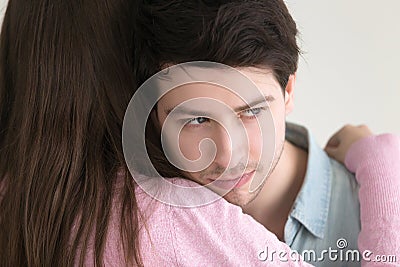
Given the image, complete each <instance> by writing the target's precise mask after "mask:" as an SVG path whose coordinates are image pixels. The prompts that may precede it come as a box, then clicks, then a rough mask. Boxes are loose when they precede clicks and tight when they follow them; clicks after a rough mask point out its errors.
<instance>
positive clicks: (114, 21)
mask: <svg viewBox="0 0 400 267" xmlns="http://www.w3.org/2000/svg"><path fill="white" fill-rule="evenodd" d="M133 5H134V1H124V0H103V1H93V0H36V1H23V0H10V1H9V4H8V7H7V11H6V13H5V17H4V22H3V26H2V32H1V43H0V265H2V266H71V265H74V264H75V263H77V262H78V263H80V265H83V260H84V256H85V255H86V254H87V252H88V251H87V246H88V244H89V242H90V238H91V234H94V241H93V250H94V252H93V264H95V265H98V266H101V265H103V264H104V263H103V255H104V247H105V238H106V233H107V231H108V230H109V229H108V225H109V218H110V211H111V207H112V200H113V199H115V198H116V197H118V201H119V203H121V205H120V206H121V207H120V208H121V210H120V211H119V212H117V214H120V215H121V216H120V217H119V219H120V220H121V221H120V224H119V225H121V227H120V229H119V232H120V236H121V240H122V241H123V245H124V256H125V260H126V262H127V264H134V265H141V262H140V253H139V244H138V219H137V218H138V210H137V205H136V200H135V197H134V183H133V180H132V178H131V177H130V175H129V172H126V175H125V176H124V178H123V179H122V180H123V181H122V183H123V186H119V187H120V188H122V192H120V193H118V194H116V193H115V190H114V189H115V187H116V181H117V175H116V174H117V172H118V170H121V168H122V169H126V167H125V164H124V158H123V153H122V142H121V129H122V122H123V117H124V113H125V108H126V107H127V105H128V102H129V100H130V97H131V96H132V94H133V91H134V90H133V88H134V86H133V84H134V83H135V81H133V77H132V76H133V75H132V74H131V72H132V71H131V70H132V69H133V67H132V65H131V62H132V61H133V60H132V59H133V58H132V55H131V54H130V53H132V51H133V47H132V43H133V41H132V35H133V29H134V26H133V25H132V23H133V19H132V17H131V15H132V14H133V13H132V10H134V9H135V7H134V6H133Z"/></svg>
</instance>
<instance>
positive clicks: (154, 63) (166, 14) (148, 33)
mask: <svg viewBox="0 0 400 267" xmlns="http://www.w3.org/2000/svg"><path fill="white" fill-rule="evenodd" d="M144 2H145V3H142V5H140V7H139V8H138V13H139V14H138V16H137V23H136V26H137V29H136V31H135V32H136V38H135V43H136V46H135V57H134V58H135V59H136V62H135V63H136V64H135V66H136V67H135V74H136V77H137V79H138V83H139V84H138V85H140V84H141V83H143V82H144V81H145V80H146V79H148V78H149V77H150V76H151V75H153V74H155V73H156V72H158V71H159V70H161V68H162V66H163V65H165V64H171V63H172V64H177V63H182V62H188V61H199V60H202V61H203V60H205V61H214V62H219V63H223V64H226V65H230V66H232V67H250V66H252V67H261V68H270V69H271V70H273V72H274V75H275V77H276V79H277V81H278V82H279V84H280V86H281V87H282V89H284V88H285V87H286V84H287V81H288V78H289V75H291V74H293V73H295V72H296V69H297V63H298V57H299V47H298V46H297V43H296V35H297V28H296V23H295V22H294V20H293V18H292V17H291V15H290V14H289V11H288V9H287V7H286V5H285V3H284V2H283V1H282V0H263V1H260V0H248V1H245V0H241V1H239V0H236V1H218V0H215V1H214V0H210V1H206V0H202V1H201V0H195V1H193V0H164V1H162V0H160V1H144Z"/></svg>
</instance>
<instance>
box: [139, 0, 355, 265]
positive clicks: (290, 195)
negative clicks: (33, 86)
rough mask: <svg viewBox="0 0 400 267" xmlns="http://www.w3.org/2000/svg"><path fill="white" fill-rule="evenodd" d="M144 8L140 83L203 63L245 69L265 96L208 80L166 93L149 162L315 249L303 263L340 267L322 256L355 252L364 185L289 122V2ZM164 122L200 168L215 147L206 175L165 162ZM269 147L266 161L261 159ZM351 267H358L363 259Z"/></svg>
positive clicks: (292, 73) (300, 246) (292, 35)
mask: <svg viewBox="0 0 400 267" xmlns="http://www.w3.org/2000/svg"><path fill="white" fill-rule="evenodd" d="M140 11H141V12H142V13H141V16H140V17H138V24H137V25H138V29H137V36H135V38H136V40H138V41H137V47H136V49H135V56H136V58H137V61H138V62H137V63H139V62H140V64H136V65H137V69H136V70H135V74H136V75H137V77H138V84H142V83H143V82H144V81H145V80H147V79H148V78H149V77H150V76H151V75H153V74H155V73H157V72H158V71H160V70H161V69H166V70H167V71H166V72H168V68H169V67H171V66H174V65H175V64H179V63H183V62H191V61H199V60H206V61H212V62H219V63H222V64H226V65H229V66H231V67H233V68H234V69H235V70H237V71H240V73H242V74H243V75H245V76H246V77H248V78H249V79H250V80H251V81H252V82H253V83H254V84H255V85H256V87H257V88H258V89H259V90H260V93H261V94H262V95H263V97H264V98H265V99H264V101H262V102H259V103H252V104H250V103H249V101H244V100H243V98H241V96H240V95H239V96H238V95H237V94H235V93H234V92H232V91H230V90H227V89H226V88H224V87H223V86H219V85H215V84H214V85H213V84H209V83H208V84H207V83H197V84H196V83H194V84H184V85H182V86H179V87H176V88H174V89H173V90H170V91H169V92H167V93H166V94H164V95H162V96H161V95H160V96H161V98H160V100H159V101H158V103H157V105H156V106H155V108H154V110H153V111H152V115H151V120H150V121H149V125H148V128H147V132H146V135H147V137H148V143H149V144H148V147H151V148H152V149H154V148H158V152H159V154H157V151H156V152H154V151H152V152H151V154H150V156H151V157H152V160H153V162H154V163H155V166H156V168H157V169H158V170H159V172H160V174H162V175H163V176H167V177H168V176H169V177H172V176H185V177H187V178H189V179H191V180H194V181H196V182H198V183H200V184H202V185H207V186H208V187H209V188H211V189H212V190H213V191H215V192H217V193H219V194H220V195H222V196H223V197H224V198H225V199H226V200H227V201H229V202H231V203H232V204H235V205H239V206H240V207H242V209H243V212H245V213H247V214H249V215H251V216H252V217H254V218H255V219H256V220H257V221H258V222H260V223H261V224H263V225H264V226H265V227H266V228H268V229H269V230H270V231H272V232H273V233H275V234H276V236H277V237H278V238H279V239H281V240H282V241H284V242H286V243H287V244H288V245H289V246H290V247H291V248H292V249H294V250H297V251H299V252H302V251H304V250H310V251H312V252H310V253H309V257H308V258H307V257H306V258H305V260H306V261H309V262H310V263H312V264H314V265H317V266H318V265H321V266H330V265H332V266H335V265H342V264H343V262H342V261H338V260H337V258H336V260H335V255H333V256H332V257H324V261H322V262H321V261H318V257H320V256H321V255H323V254H324V253H331V251H332V250H336V251H337V252H338V251H342V250H343V252H346V251H348V250H354V249H357V237H358V233H359V231H360V219H359V218H360V215H359V202H358V186H357V183H356V181H355V179H354V177H353V175H352V174H351V173H350V172H348V171H347V170H346V169H345V167H344V166H342V165H341V164H339V163H338V162H336V161H335V160H333V159H331V158H329V157H328V156H327V155H326V153H325V152H324V151H323V150H322V149H321V148H320V147H319V146H318V145H317V144H316V142H315V140H314V139H313V137H312V135H311V134H310V133H309V132H308V130H307V129H306V128H304V127H302V126H299V125H294V124H291V123H285V117H286V115H287V114H289V113H290V112H291V111H292V110H293V94H294V87H295V79H296V70H297V63H298V56H299V48H298V46H297V44H296V35H297V29H296V24H295V22H294V21H293V19H292V17H291V16H290V14H289V12H288V10H287V8H286V6H285V4H284V3H283V2H282V1H279V0H273V1H183V0H182V1H156V3H153V4H149V5H143V7H142V9H141V10H140ZM150 22H151V23H150ZM149 25H150V26H149ZM144 40H145V41H144ZM144 55H146V56H144ZM250 98H251V97H250ZM210 99H211V100H212V101H211V102H210ZM193 100H198V101H200V102H191V101H193ZM250 100H251V99H250ZM202 101H206V102H202ZM207 101H208V102H207ZM250 102H251V101H250ZM213 103H219V104H221V105H222V106H225V107H226V108H227V109H229V110H231V111H232V112H233V113H234V114H235V116H231V115H232V114H231V115H227V114H229V112H222V111H223V110H224V107H222V106H221V105H220V106H218V105H217V104H216V106H215V107H216V108H212V107H213V106H212V105H213ZM217 106H218V108H217ZM219 109H220V110H219ZM220 111H221V112H220ZM228 117H229V118H228ZM234 118H236V121H235V119H234ZM271 118H272V119H271ZM167 120H168V121H169V124H168V125H170V126H171V125H172V126H173V125H175V126H176V128H177V129H178V128H179V131H175V132H178V133H179V137H178V139H179V140H178V143H179V148H180V152H181V153H182V154H183V156H184V158H186V159H188V160H189V162H196V160H197V159H199V158H201V156H202V153H203V152H204V151H205V152H206V154H207V153H208V152H207V151H208V150H210V151H211V150H212V149H211V147H208V146H205V147H206V148H205V150H202V144H201V142H202V141H203V140H206V139H211V140H213V142H214V143H213V146H214V148H216V152H215V154H213V156H212V159H213V160H212V161H211V162H202V164H200V165H201V166H202V167H204V168H198V167H199V166H200V165H199V166H188V165H187V164H186V165H185V164H181V165H180V164H179V162H178V164H169V163H168V162H169V161H168V160H167V159H169V160H171V158H172V159H173V158H174V157H173V155H172V157H168V155H165V154H166V153H165V150H163V148H164V146H163V145H164V144H161V142H160V140H161V137H160V136H161V129H163V127H165V126H166V122H167ZM230 123H232V125H237V124H238V123H240V124H241V125H243V128H244V129H245V130H246V133H247V135H248V136H249V138H248V139H247V144H243V143H241V142H240V140H242V139H241V138H242V137H241V136H239V137H237V138H236V137H232V136H231V135H232V132H235V131H229V129H236V128H234V126H232V127H231V126H229V125H231V124H230ZM271 123H272V124H273V126H271ZM168 125H167V126H168ZM230 127H231V128H230ZM272 127H273V128H274V131H273V134H274V135H271V136H268V135H265V134H263V133H266V132H267V133H272V132H271V131H269V130H268V129H271V128H272ZM170 128H171V127H170ZM172 128H173V127H172ZM263 129H264V130H265V129H267V130H266V131H264V130H263ZM172 132H173V131H168V130H166V131H165V134H166V136H167V140H168V139H170V140H171V139H173V138H175V137H174V136H173V135H171V133H172ZM239 135H240V134H239ZM271 140H272V141H273V144H274V146H273V151H271V153H272V156H271V157H269V156H268V155H265V154H266V153H264V152H265V151H268V150H269V149H266V147H268V148H270V147H271V146H269V145H267V144H270V142H271ZM203 148H204V147H203ZM172 154H174V153H172ZM267 154H268V152H267ZM207 155H212V153H208V154H207ZM160 158H162V159H164V160H163V162H164V165H161V164H160ZM206 163H207V164H206ZM177 166H178V167H177ZM182 167H185V168H184V169H183V168H182ZM186 167H187V168H186ZM260 177H261V178H260ZM254 181H256V182H254ZM337 255H338V254H336V257H337ZM346 264H347V266H358V265H359V262H358V261H357V260H355V261H347V262H346Z"/></svg>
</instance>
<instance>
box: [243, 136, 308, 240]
mask: <svg viewBox="0 0 400 267" xmlns="http://www.w3.org/2000/svg"><path fill="white" fill-rule="evenodd" d="M306 169H307V152H306V151H304V150H302V149H301V148H299V147H296V146H295V145H293V144H291V143H290V142H288V141H285V143H284V149H283V152H282V155H281V158H280V160H279V162H278V163H277V165H276V167H275V169H274V171H273V172H272V174H271V175H270V176H269V177H268V178H267V181H266V182H265V184H264V186H263V188H262V189H261V191H260V193H259V194H258V195H257V197H256V198H255V199H254V200H253V201H252V202H251V203H249V204H248V205H246V206H245V207H243V211H244V212H245V213H247V214H249V215H251V216H252V217H253V218H254V219H256V220H257V221H258V222H260V223H261V224H263V225H264V226H265V227H266V228H267V229H268V230H270V231H272V232H273V233H275V235H276V236H277V237H278V238H279V239H280V240H282V241H283V239H284V228H285V224H286V221H287V219H288V216H289V213H290V211H291V209H292V206H293V203H294V201H295V199H296V197H297V195H298V193H299V191H300V188H301V186H302V184H303V181H304V177H305V174H306Z"/></svg>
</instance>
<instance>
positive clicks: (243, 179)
mask: <svg viewBox="0 0 400 267" xmlns="http://www.w3.org/2000/svg"><path fill="white" fill-rule="evenodd" d="M254 173H255V171H254V170H253V171H251V172H247V173H244V174H243V175H242V176H239V177H237V178H231V179H229V178H228V177H226V178H219V179H207V180H208V181H209V183H212V185H215V186H216V187H219V188H221V189H233V188H239V187H241V186H242V185H244V184H246V183H247V182H248V181H250V180H251V178H252V177H253V175H254Z"/></svg>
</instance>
